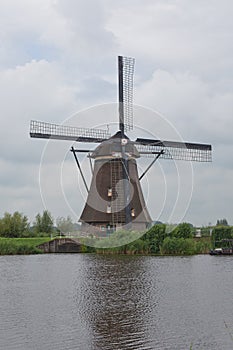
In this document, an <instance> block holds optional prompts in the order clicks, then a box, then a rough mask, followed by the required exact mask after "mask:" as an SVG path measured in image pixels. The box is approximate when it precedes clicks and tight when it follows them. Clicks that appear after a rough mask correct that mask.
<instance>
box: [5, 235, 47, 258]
mask: <svg viewBox="0 0 233 350" xmlns="http://www.w3.org/2000/svg"><path fill="white" fill-rule="evenodd" d="M49 240H50V238H49V237H43V238H42V237H41V238H40V237H39V238H38V237H37V238H0V255H15V254H39V253H41V250H40V249H38V248H37V246H38V245H39V244H42V243H44V242H48V241H49Z"/></svg>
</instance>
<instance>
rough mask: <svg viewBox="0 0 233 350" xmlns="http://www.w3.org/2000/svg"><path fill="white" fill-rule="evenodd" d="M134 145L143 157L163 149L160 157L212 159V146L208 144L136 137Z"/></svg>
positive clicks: (196, 159) (195, 160)
mask: <svg viewBox="0 0 233 350" xmlns="http://www.w3.org/2000/svg"><path fill="white" fill-rule="evenodd" d="M135 146H136V147H137V149H138V151H139V153H140V155H141V156H144V157H155V156H156V155H157V154H158V152H161V151H163V152H162V154H161V155H160V159H174V160H185V161H194V162H211V161H212V147H211V145H208V144H202V143H190V142H177V141H161V140H153V139H142V138H137V140H136V142H135Z"/></svg>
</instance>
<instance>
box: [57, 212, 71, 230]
mask: <svg viewBox="0 0 233 350" xmlns="http://www.w3.org/2000/svg"><path fill="white" fill-rule="evenodd" d="M56 224H57V228H58V230H59V231H60V232H61V233H69V232H71V231H73V230H74V223H73V221H72V219H71V217H70V216H67V217H66V218H64V217H58V218H57V220H56Z"/></svg>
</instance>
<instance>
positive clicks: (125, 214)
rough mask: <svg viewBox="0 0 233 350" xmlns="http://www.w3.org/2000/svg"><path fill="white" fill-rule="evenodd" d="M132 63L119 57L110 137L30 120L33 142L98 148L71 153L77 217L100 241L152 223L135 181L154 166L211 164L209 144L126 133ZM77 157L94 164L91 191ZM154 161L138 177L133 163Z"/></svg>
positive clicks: (130, 118)
mask: <svg viewBox="0 0 233 350" xmlns="http://www.w3.org/2000/svg"><path fill="white" fill-rule="evenodd" d="M133 73H134V59H133V58H129V57H122V56H119V57H118V79H119V131H117V133H116V134H114V135H113V136H111V135H110V134H109V133H108V132H107V131H105V130H101V129H86V128H76V127H71V126H60V125H56V124H50V123H44V122H39V121H34V120H33V121H31V124H30V136H31V137H36V138H46V139H57V140H70V141H76V142H78V143H79V142H82V143H86V144H89V143H95V144H96V143H99V145H98V146H97V147H96V148H95V149H92V150H91V149H87V150H83V149H82V150H80V149H79V150H78V149H75V148H74V147H72V148H71V152H72V153H73V155H74V158H75V161H76V163H77V166H78V168H79V171H80V174H81V177H82V179H83V182H84V185H85V187H86V189H87V192H88V195H87V200H86V203H85V206H84V209H83V212H82V214H81V217H80V221H81V222H82V230H83V231H84V232H86V233H92V232H95V233H98V234H99V236H105V235H107V234H108V233H111V232H113V231H115V230H118V229H120V228H129V229H135V230H143V229H145V228H147V227H148V226H149V225H150V224H151V221H152V220H151V217H150V215H149V212H148V210H147V208H146V204H145V200H144V197H143V192H142V189H141V184H140V181H141V179H142V178H143V176H144V175H145V174H146V173H147V171H148V170H149V169H150V168H151V166H152V165H153V164H154V162H155V161H156V160H157V159H158V158H160V159H175V160H185V161H198V162H209V161H211V145H207V144H199V143H188V142H176V141H162V140H155V139H144V138H137V139H136V140H134V141H132V140H130V139H129V138H128V137H127V135H126V133H127V132H128V131H129V130H131V129H132V128H133ZM78 152H87V154H88V157H90V159H92V160H93V161H94V167H93V171H92V174H93V176H92V181H91V185H90V188H88V185H87V183H86V180H85V176H84V173H83V171H82V169H81V166H80V162H79V160H78ZM143 156H146V157H152V158H153V160H152V162H151V164H150V165H149V166H148V168H147V169H146V170H145V171H144V173H143V174H142V175H141V176H140V177H139V175H138V169H137V159H138V158H140V157H143Z"/></svg>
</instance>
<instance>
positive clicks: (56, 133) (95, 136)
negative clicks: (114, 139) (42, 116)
mask: <svg viewBox="0 0 233 350" xmlns="http://www.w3.org/2000/svg"><path fill="white" fill-rule="evenodd" d="M30 136H31V137H36V138H42V139H56V140H69V141H77V142H102V141H105V140H107V139H108V138H109V137H110V136H111V135H110V134H109V132H108V131H106V130H102V129H88V128H77V127H72V126H66V125H57V124H50V123H45V122H40V121H37V120H31V122H30Z"/></svg>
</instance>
